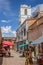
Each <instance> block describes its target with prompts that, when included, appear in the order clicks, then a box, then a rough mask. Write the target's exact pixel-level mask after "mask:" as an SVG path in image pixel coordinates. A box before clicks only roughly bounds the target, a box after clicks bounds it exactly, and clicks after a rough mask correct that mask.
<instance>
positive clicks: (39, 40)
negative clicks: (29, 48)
mask: <svg viewBox="0 0 43 65" xmlns="http://www.w3.org/2000/svg"><path fill="white" fill-rule="evenodd" d="M41 42H43V36H41V37H39V38H38V39H36V40H35V41H33V42H32V43H31V45H37V44H40V43H41Z"/></svg>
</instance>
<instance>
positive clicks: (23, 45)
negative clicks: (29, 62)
mask: <svg viewBox="0 0 43 65" xmlns="http://www.w3.org/2000/svg"><path fill="white" fill-rule="evenodd" d="M27 45H29V43H28V44H27V43H25V44H24V43H22V44H21V45H19V46H18V48H21V47H25V46H27Z"/></svg>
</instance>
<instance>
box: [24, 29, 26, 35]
mask: <svg viewBox="0 0 43 65" xmlns="http://www.w3.org/2000/svg"><path fill="white" fill-rule="evenodd" d="M25 35H26V29H25V28H24V36H25Z"/></svg>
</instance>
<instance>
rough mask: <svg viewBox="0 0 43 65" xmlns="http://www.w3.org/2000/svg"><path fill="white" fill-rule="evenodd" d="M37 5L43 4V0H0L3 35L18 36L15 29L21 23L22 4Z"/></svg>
mask: <svg viewBox="0 0 43 65" xmlns="http://www.w3.org/2000/svg"><path fill="white" fill-rule="evenodd" d="M22 4H26V5H28V6H29V5H31V6H32V7H33V6H36V5H37V4H43V0H0V26H1V27H2V36H16V32H15V30H16V29H17V28H18V24H19V8H20V5H22Z"/></svg>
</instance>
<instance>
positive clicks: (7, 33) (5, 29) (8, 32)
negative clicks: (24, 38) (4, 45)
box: [1, 26, 16, 37]
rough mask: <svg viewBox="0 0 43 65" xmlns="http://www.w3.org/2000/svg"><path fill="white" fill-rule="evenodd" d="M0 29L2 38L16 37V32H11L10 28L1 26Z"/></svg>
mask: <svg viewBox="0 0 43 65" xmlns="http://www.w3.org/2000/svg"><path fill="white" fill-rule="evenodd" d="M1 28H2V36H5V37H7V36H10V37H11V36H14V37H16V31H14V30H12V27H11V26H5V27H4V26H3V27H1Z"/></svg>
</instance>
